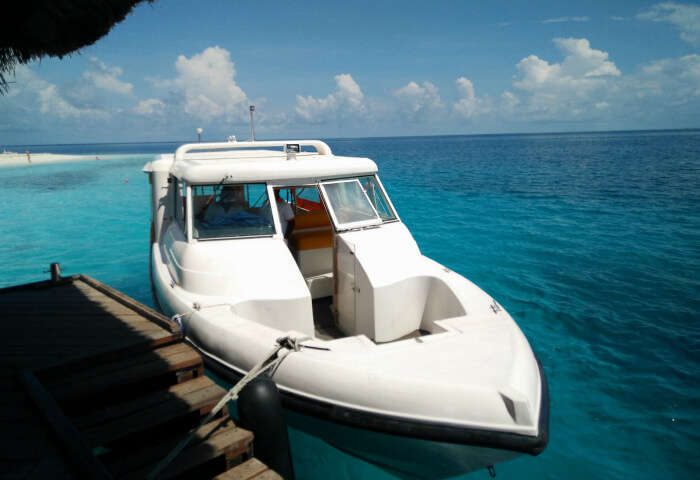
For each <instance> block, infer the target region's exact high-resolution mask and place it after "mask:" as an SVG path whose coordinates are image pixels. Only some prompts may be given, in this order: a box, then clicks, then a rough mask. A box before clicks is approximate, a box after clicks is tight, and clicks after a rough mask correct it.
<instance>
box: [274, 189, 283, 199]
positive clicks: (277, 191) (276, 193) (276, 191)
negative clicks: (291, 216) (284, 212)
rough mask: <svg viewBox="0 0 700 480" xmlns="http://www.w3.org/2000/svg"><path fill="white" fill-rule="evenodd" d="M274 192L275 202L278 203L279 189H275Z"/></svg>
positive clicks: (279, 197)
mask: <svg viewBox="0 0 700 480" xmlns="http://www.w3.org/2000/svg"><path fill="white" fill-rule="evenodd" d="M274 192H275V200H277V201H278V202H280V201H282V197H281V196H280V189H279V188H276V189H275V190H274Z"/></svg>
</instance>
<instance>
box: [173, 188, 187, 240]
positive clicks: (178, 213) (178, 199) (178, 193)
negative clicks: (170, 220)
mask: <svg viewBox="0 0 700 480" xmlns="http://www.w3.org/2000/svg"><path fill="white" fill-rule="evenodd" d="M186 202H187V186H186V185H185V182H183V181H182V180H177V186H176V187H175V209H174V211H175V220H176V221H177V224H178V225H180V229H181V230H182V233H185V224H186V222H185V218H187V203H186Z"/></svg>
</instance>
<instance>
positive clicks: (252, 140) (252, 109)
mask: <svg viewBox="0 0 700 480" xmlns="http://www.w3.org/2000/svg"><path fill="white" fill-rule="evenodd" d="M254 111H255V105H251V106H250V141H251V142H254V141H255V125H254V124H253V112H254Z"/></svg>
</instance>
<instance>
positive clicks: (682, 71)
mask: <svg viewBox="0 0 700 480" xmlns="http://www.w3.org/2000/svg"><path fill="white" fill-rule="evenodd" d="M628 80H629V84H630V86H631V87H633V89H634V92H635V95H636V97H637V98H640V99H641V98H647V99H648V98H649V97H659V100H662V101H663V102H666V103H668V104H674V105H680V104H684V103H688V102H691V101H693V100H695V101H697V100H698V98H699V97H700V55H697V54H692V55H686V56H683V57H680V58H666V59H662V60H655V61H653V62H650V63H648V64H646V65H644V66H642V68H641V70H640V72H639V73H638V74H636V75H634V76H631V77H630V79H628Z"/></svg>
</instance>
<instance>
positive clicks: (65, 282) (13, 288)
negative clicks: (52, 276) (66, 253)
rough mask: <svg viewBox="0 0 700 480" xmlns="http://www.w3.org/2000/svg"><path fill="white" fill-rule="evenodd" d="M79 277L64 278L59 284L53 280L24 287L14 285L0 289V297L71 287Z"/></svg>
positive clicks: (27, 284)
mask: <svg viewBox="0 0 700 480" xmlns="http://www.w3.org/2000/svg"><path fill="white" fill-rule="evenodd" d="M76 278H77V276H70V277H63V278H61V280H60V281H59V282H57V283H56V282H52V281H51V280H41V281H38V282H32V283H25V284H22V285H12V286H9V287H3V288H0V295H4V294H6V293H15V292H24V291H32V290H43V289H45V288H54V287H56V286H61V285H70V284H71V283H73V280H75V279H76Z"/></svg>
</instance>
